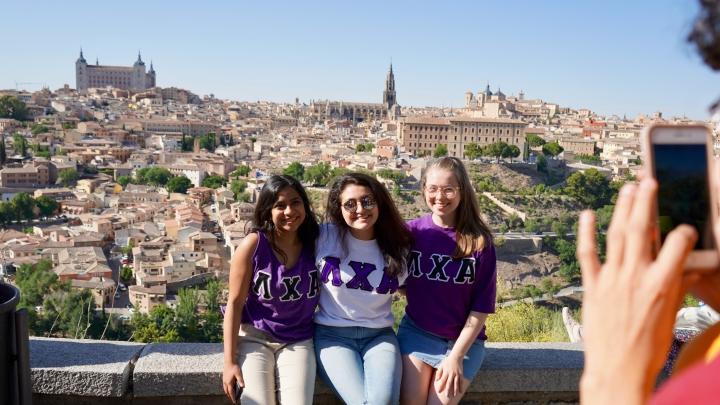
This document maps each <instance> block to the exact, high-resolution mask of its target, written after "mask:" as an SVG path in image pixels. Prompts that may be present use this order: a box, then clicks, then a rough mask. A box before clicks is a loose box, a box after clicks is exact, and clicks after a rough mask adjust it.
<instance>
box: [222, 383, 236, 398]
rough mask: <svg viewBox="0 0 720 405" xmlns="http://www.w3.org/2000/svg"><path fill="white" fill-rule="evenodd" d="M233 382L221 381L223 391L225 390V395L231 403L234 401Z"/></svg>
mask: <svg viewBox="0 0 720 405" xmlns="http://www.w3.org/2000/svg"><path fill="white" fill-rule="evenodd" d="M233 383H234V382H232V383H226V382H224V381H223V391H225V396H226V397H228V398H229V399H230V401H232V403H233V404H234V403H235V392H234V387H233V386H234V384H233Z"/></svg>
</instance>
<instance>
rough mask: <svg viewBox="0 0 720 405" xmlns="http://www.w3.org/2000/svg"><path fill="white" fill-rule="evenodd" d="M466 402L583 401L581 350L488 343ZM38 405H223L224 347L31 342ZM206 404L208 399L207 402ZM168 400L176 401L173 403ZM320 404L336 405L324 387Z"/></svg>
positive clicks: (318, 390) (557, 345) (565, 346)
mask: <svg viewBox="0 0 720 405" xmlns="http://www.w3.org/2000/svg"><path fill="white" fill-rule="evenodd" d="M486 347H487V356H486V358H485V361H484V363H483V367H482V369H481V370H480V373H479V374H478V376H477V377H476V378H475V380H474V381H473V383H472V385H471V386H470V389H469V391H468V394H467V395H466V400H467V401H463V402H476V401H482V402H483V403H507V402H518V401H519V402H528V401H529V402H536V401H537V402H538V403H548V402H550V403H555V402H563V403H565V402H569V403H574V402H577V401H578V394H577V391H578V384H579V380H580V374H581V373H582V368H583V352H582V347H581V346H580V345H578V344H571V343H488V344H487V346H486ZM30 350H31V352H30V359H31V361H30V363H31V367H32V379H33V393H34V395H33V398H34V399H35V400H36V402H37V403H39V404H43V403H68V404H69V403H94V404H105V403H108V404H109V403H123V404H131V403H132V404H145V403H156V401H159V402H165V403H183V404H184V403H223V398H222V395H223V393H222V387H221V385H220V380H221V373H222V344H220V343H153V344H139V343H127V342H114V341H96V340H71V339H45V338H32V339H31V341H30ZM203 398H204V399H203ZM168 399H172V400H171V401H169V400H168ZM315 402H316V403H318V404H320V403H322V404H325V403H327V404H329V403H337V401H335V400H334V398H333V396H332V394H331V393H330V391H329V390H328V389H327V387H325V386H324V385H323V384H322V383H318V385H317V387H316V401H315Z"/></svg>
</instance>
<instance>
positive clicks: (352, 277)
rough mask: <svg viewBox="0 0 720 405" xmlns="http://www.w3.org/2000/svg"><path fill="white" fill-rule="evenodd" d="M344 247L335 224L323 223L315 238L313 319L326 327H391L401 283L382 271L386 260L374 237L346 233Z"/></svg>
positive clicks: (402, 280) (400, 280) (402, 278)
mask: <svg viewBox="0 0 720 405" xmlns="http://www.w3.org/2000/svg"><path fill="white" fill-rule="evenodd" d="M345 247H346V249H343V243H342V240H341V239H340V235H339V232H338V229H337V226H335V225H333V224H323V225H322V226H321V228H320V237H319V238H318V240H317V248H316V256H315V257H316V259H315V263H316V264H317V268H318V271H319V272H320V283H321V292H320V308H319V310H318V311H317V312H316V313H315V322H316V323H319V324H321V325H327V326H362V327H366V328H385V327H388V326H392V324H393V316H392V312H391V311H390V307H391V304H392V294H393V293H394V292H395V291H397V288H398V285H400V283H402V282H404V278H405V275H404V274H405V273H404V274H403V276H401V278H400V279H398V278H397V277H390V276H388V275H386V274H385V271H384V269H385V259H384V258H383V254H382V252H381V251H380V247H379V246H378V244H377V242H376V241H375V240H367V241H366V240H359V239H356V238H354V237H353V236H352V235H351V234H350V232H347V233H346V234H345Z"/></svg>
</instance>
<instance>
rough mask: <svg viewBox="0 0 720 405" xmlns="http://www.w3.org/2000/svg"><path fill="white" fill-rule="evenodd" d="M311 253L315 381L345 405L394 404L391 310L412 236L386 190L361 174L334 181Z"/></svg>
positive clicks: (396, 379) (395, 351)
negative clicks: (316, 295)
mask: <svg viewBox="0 0 720 405" xmlns="http://www.w3.org/2000/svg"><path fill="white" fill-rule="evenodd" d="M325 215H326V222H327V223H326V224H324V225H323V226H321V230H320V237H319V238H318V243H317V249H316V258H317V259H316V263H317V267H318V270H319V271H320V283H321V287H320V288H321V294H320V306H319V310H318V311H317V313H316V314H315V323H316V327H315V354H316V357H317V363H318V365H319V367H318V370H319V372H320V376H321V377H322V378H323V380H324V381H325V383H326V384H327V385H328V386H330V387H331V388H332V389H333V391H335V393H336V394H337V395H338V396H339V397H340V398H341V399H342V400H343V401H344V402H345V403H348V404H395V403H398V401H399V397H400V380H401V373H402V371H401V360H400V350H399V348H398V342H397V338H396V337H395V333H394V332H393V329H392V325H393V316H392V313H391V311H390V307H391V303H392V295H393V293H394V292H395V291H397V289H398V286H399V285H400V282H402V281H403V279H404V277H405V276H404V274H403V271H404V269H405V267H406V264H405V262H406V257H407V254H408V252H409V249H410V245H411V243H412V236H411V234H410V232H409V231H408V229H407V228H406V225H405V222H404V221H403V220H402V218H401V217H400V214H399V213H398V210H397V208H396V207H395V205H394V204H393V202H392V199H391V198H390V195H389V194H388V192H387V190H386V189H385V187H384V186H383V185H382V184H380V182H378V181H377V180H376V179H375V178H373V177H371V176H368V175H366V174H362V173H348V174H346V175H343V176H341V177H339V178H338V179H337V180H335V181H334V182H333V184H332V186H331V188H330V193H329V195H328V201H327V208H326V211H325Z"/></svg>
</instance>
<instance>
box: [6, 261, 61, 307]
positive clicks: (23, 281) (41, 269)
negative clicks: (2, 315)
mask: <svg viewBox="0 0 720 405" xmlns="http://www.w3.org/2000/svg"><path fill="white" fill-rule="evenodd" d="M15 284H16V285H17V287H18V288H19V289H20V292H21V294H20V302H19V304H18V307H20V308H28V309H30V310H34V309H35V307H36V306H38V305H42V302H43V298H44V296H45V294H46V293H50V292H52V291H54V290H56V289H58V288H59V287H60V286H59V282H58V276H57V274H55V273H54V272H53V271H52V262H51V261H50V260H48V259H41V260H39V261H38V262H37V263H35V264H21V265H20V266H19V267H18V269H17V272H16V273H15Z"/></svg>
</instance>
